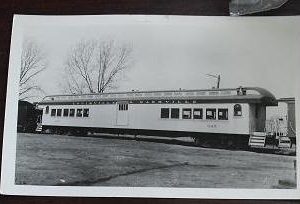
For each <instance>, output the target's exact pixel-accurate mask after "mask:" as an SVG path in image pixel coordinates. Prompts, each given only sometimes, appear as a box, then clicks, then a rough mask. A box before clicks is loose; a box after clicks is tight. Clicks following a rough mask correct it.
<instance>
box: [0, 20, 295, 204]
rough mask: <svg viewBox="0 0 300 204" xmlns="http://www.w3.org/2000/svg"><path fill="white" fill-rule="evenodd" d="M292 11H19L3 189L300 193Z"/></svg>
mask: <svg viewBox="0 0 300 204" xmlns="http://www.w3.org/2000/svg"><path fill="white" fill-rule="evenodd" d="M299 23H300V17H295V16H294V17H293V16H291V17H268V18H260V17H243V18H232V17H196V16H145V15H103V16H23V15H16V16H15V17H14V24H13V31H12V44H11V53H10V64H9V76H8V87H7V100H6V113H5V114H6V116H5V127H4V142H3V159H2V178H1V192H4V193H5V192H7V193H9V194H22V195H27V194H30V195H57V196H59V195H70V196H103V197H109V196H111V197H112V196H117V197H128V196H133V197H135V196H136V197H188V198H197V197H206V198H275V199H276V198H299V187H298V185H299V183H298V179H297V178H298V173H297V172H299V169H298V161H299V160H298V159H297V157H298V156H299V151H298V148H299V141H298V140H299V138H297V134H299V131H298V130H299V126H297V124H299V123H298V120H299V118H297V120H296V117H299V115H298V112H299V106H298V99H299V93H298V92H299V89H298V88H299V82H298V81H299V79H298V77H299V71H298V69H299V67H300V47H299V40H300V26H299ZM297 183H298V184H297Z"/></svg>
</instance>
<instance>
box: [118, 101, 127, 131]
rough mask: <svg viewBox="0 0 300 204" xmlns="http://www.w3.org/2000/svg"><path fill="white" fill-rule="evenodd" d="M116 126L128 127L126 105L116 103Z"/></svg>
mask: <svg viewBox="0 0 300 204" xmlns="http://www.w3.org/2000/svg"><path fill="white" fill-rule="evenodd" d="M116 125H120V126H127V125H128V103H118V105H117V120H116Z"/></svg>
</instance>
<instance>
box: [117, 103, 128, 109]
mask: <svg viewBox="0 0 300 204" xmlns="http://www.w3.org/2000/svg"><path fill="white" fill-rule="evenodd" d="M127 110H128V104H126V103H122V104H119V111H127Z"/></svg>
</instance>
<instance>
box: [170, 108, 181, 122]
mask: <svg viewBox="0 0 300 204" xmlns="http://www.w3.org/2000/svg"><path fill="white" fill-rule="evenodd" d="M174 111H177V113H176V115H175V116H176V117H174V115H173V113H174ZM170 117H171V119H179V118H180V109H179V108H171V114H170Z"/></svg>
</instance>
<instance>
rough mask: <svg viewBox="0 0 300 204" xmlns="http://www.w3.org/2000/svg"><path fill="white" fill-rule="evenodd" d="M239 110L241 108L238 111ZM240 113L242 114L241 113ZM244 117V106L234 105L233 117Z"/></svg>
mask: <svg viewBox="0 0 300 204" xmlns="http://www.w3.org/2000/svg"><path fill="white" fill-rule="evenodd" d="M237 108H239V109H238V110H237ZM239 112H240V113H239ZM242 115H243V108H242V105H241V104H239V103H237V104H234V106H233V116H237V117H240V116H242Z"/></svg>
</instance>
